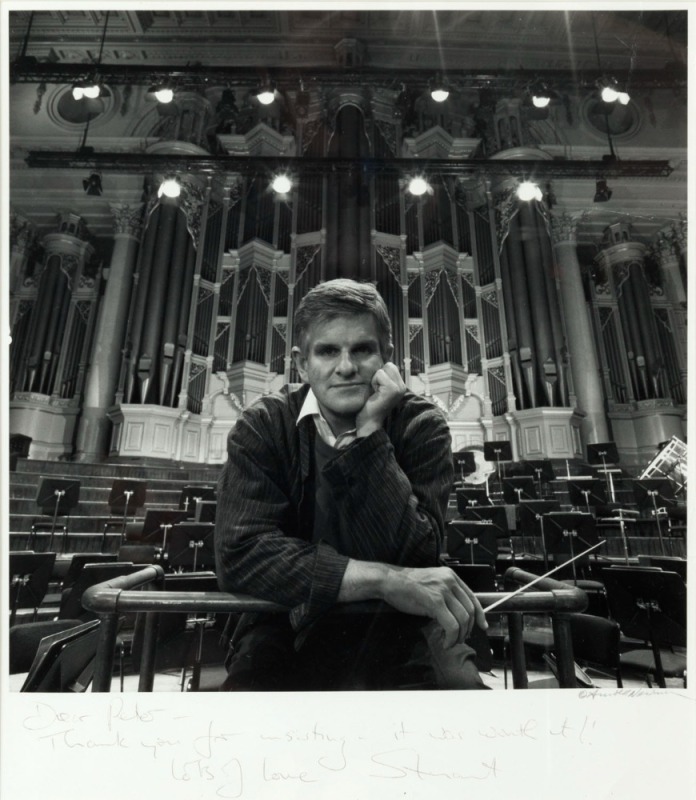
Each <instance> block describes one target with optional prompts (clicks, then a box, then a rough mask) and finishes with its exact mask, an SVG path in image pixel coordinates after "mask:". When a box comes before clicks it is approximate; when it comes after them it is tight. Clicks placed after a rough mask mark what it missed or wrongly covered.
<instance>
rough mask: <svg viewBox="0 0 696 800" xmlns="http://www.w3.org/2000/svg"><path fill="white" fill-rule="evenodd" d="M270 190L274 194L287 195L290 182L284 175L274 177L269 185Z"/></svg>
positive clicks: (290, 186) (290, 187) (290, 185)
mask: <svg viewBox="0 0 696 800" xmlns="http://www.w3.org/2000/svg"><path fill="white" fill-rule="evenodd" d="M271 188H272V189H273V191H274V192H276V194H287V193H288V192H289V191H290V189H292V181H291V180H290V178H289V177H288V176H287V175H285V174H284V173H283V174H280V175H276V176H275V178H273V182H272V183H271Z"/></svg>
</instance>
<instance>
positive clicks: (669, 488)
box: [633, 478, 677, 556]
mask: <svg viewBox="0 0 696 800" xmlns="http://www.w3.org/2000/svg"><path fill="white" fill-rule="evenodd" d="M633 495H634V497H635V498H636V505H637V506H638V507H639V508H641V509H645V508H649V509H651V510H652V514H653V516H654V517H655V522H656V523H657V535H658V536H659V538H660V549H661V550H662V555H663V556H666V555H667V552H666V551H665V540H664V537H663V536H662V525H660V515H661V514H664V516H667V507H668V506H675V505H676V504H677V499H676V497H675V496H674V484H673V483H672V481H670V480H669V479H668V478H638V479H637V480H634V481H633ZM658 500H659V503H660V505H659V507H658ZM671 549H672V548H671V543H670V551H671ZM670 555H673V553H671V552H670Z"/></svg>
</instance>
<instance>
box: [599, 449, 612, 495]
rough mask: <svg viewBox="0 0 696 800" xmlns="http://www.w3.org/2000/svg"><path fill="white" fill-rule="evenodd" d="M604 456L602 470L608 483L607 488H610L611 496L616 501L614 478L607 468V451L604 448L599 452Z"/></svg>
mask: <svg viewBox="0 0 696 800" xmlns="http://www.w3.org/2000/svg"><path fill="white" fill-rule="evenodd" d="M599 455H600V456H601V457H602V470H603V471H604V480H605V481H606V483H607V489H608V490H609V497H611V502H612V503H615V502H616V494H615V492H614V479H613V478H612V477H611V472H609V470H608V469H607V460H606V458H605V456H606V453H605V452H604V450H602V451H601V452H600V454H599Z"/></svg>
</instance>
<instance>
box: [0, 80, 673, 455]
mask: <svg viewBox="0 0 696 800" xmlns="http://www.w3.org/2000/svg"><path fill="white" fill-rule="evenodd" d="M230 94H234V91H233V90H228V91H227V95H230ZM236 101H237V102H235V103H232V101H231V99H230V97H228V98H227V102H226V103H222V101H221V102H220V103H218V104H217V105H213V104H212V103H211V102H209V101H208V100H205V99H204V98H201V97H193V96H189V95H185V96H184V97H183V99H182V100H180V101H179V106H178V108H175V109H174V110H173V111H167V112H166V114H164V112H161V113H160V114H159V116H158V115H157V114H154V115H153V113H152V112H149V113H148V115H146V117H145V118H144V119H143V121H142V122H141V123H140V125H139V127H138V131H139V132H140V133H142V134H143V135H144V136H145V138H146V141H147V142H148V143H149V144H148V147H149V148H150V151H151V152H158V153H179V152H190V153H199V154H202V153H206V152H208V151H209V150H211V149H212V150H214V151H218V152H226V153H229V154H235V155H250V156H255V157H259V156H260V157H264V156H283V155H289V156H298V155H299V156H300V157H302V156H307V157H310V158H314V159H319V160H325V163H326V164H327V165H328V166H327V168H325V169H323V171H321V172H319V173H317V172H316V171H315V172H312V171H308V172H306V173H301V174H299V175H294V176H291V177H293V178H294V185H293V188H292V189H291V190H290V192H289V193H288V194H287V195H278V194H275V193H274V192H273V191H272V190H271V187H270V184H271V179H272V177H273V176H271V175H270V174H268V173H264V172H263V171H257V172H250V173H249V174H241V173H234V174H228V175H211V176H207V177H203V176H196V175H190V174H188V175H185V176H184V175H179V176H177V177H178V178H179V180H180V183H181V187H182V188H181V194H180V196H179V197H177V198H170V197H166V196H163V197H158V196H157V193H156V187H157V186H158V185H159V180H160V179H161V178H162V177H164V176H160V175H146V176H143V180H144V183H143V186H144V194H143V197H142V199H143V200H144V211H143V212H142V215H141V217H140V219H139V224H140V225H141V230H139V232H138V233H137V234H133V235H132V236H131V238H130V239H129V242H130V243H129V245H128V247H127V248H126V249H123V248H121V249H120V250H118V252H117V251H116V248H115V249H114V253H113V254H112V263H111V264H110V265H109V269H108V281H111V283H112V284H114V283H115V282H117V281H118V282H119V285H120V287H121V288H120V290H119V297H127V300H119V301H118V302H119V304H120V305H119V308H121V306H123V308H122V313H123V319H124V322H123V324H122V325H121V326H118V325H116V324H115V323H114V324H111V325H110V326H106V327H104V325H102V327H101V328H99V329H98V331H97V333H98V335H97V337H96V338H97V341H95V342H91V336H92V332H93V331H94V330H95V328H94V326H95V321H96V317H95V314H96V313H97V311H98V307H99V304H100V296H102V297H105V296H106V291H108V288H109V284H108V281H107V284H106V286H107V289H106V290H105V289H104V286H102V284H101V283H100V279H99V271H98V270H96V269H95V268H94V267H93V266H91V264H92V262H91V261H90V259H91V258H92V250H91V245H89V244H88V242H87V241H86V234H85V233H84V231H82V229H81V228H80V225H81V224H82V223H81V221H80V220H79V219H74V220H72V221H70V222H69V223H68V225H69V226H72V227H71V228H70V229H65V230H63V229H61V230H60V231H58V232H57V233H55V234H52V235H49V236H47V237H45V238H44V241H43V243H42V248H43V252H42V256H41V260H40V263H36V264H33V265H32V267H31V269H32V270H33V272H30V271H29V266H28V262H27V259H26V258H25V257H24V256H22V254H21V253H20V250H19V246H18V244H16V247H15V251H14V255H13V258H14V261H13V264H14V265H15V266H14V269H15V271H19V272H22V270H23V272H22V275H23V280H24V283H23V285H21V287H20V288H19V289H17V290H16V291H15V292H14V293H13V296H12V300H13V352H12V377H11V380H12V391H13V393H14V403H15V406H16V407H18V404H19V403H21V402H25V401H26V399H27V397H29V396H31V397H34V398H36V397H39V396H41V397H44V396H45V397H46V398H53V400H52V401H47V402H55V400H56V399H60V400H61V401H63V400H65V401H69V402H70V403H71V404H73V405H71V408H73V406H74V410H73V412H71V413H73V418H72V423H71V424H72V427H71V432H70V435H68V434H67V433H66V432H65V431H67V427H66V428H65V430H64V431H62V432H60V433H58V434H52V435H53V436H54V438H55V441H53V442H51V443H50V444H48V443H47V444H46V445H45V447H44V448H43V450H41V453H42V454H43V455H45V456H49V455H56V456H57V455H66V454H68V453H71V452H72V451H73V449H74V446H75V445H74V440H75V435H76V441H77V455H78V457H80V458H84V459H94V458H102V457H104V456H105V455H107V454H112V455H119V456H125V457H129V456H137V457H142V456H149V457H153V458H162V459H169V460H174V461H193V462H218V461H222V460H224V457H225V438H226V434H227V431H228V430H229V428H230V426H231V425H233V424H234V421H235V419H236V418H237V416H238V414H239V411H240V409H241V408H243V407H244V406H246V405H248V404H249V403H251V402H253V401H254V399H255V398H256V397H258V396H259V395H261V394H264V393H268V392H271V391H274V390H276V389H278V388H279V387H280V386H281V385H282V384H283V383H285V382H293V381H296V380H297V379H298V376H297V375H296V373H295V370H294V367H293V364H292V359H291V358H290V353H291V347H292V321H293V313H294V309H295V307H296V305H297V303H298V302H299V300H300V299H301V298H302V296H303V295H304V294H305V293H306V292H307V291H308V289H309V288H311V287H312V286H314V285H315V284H316V283H318V282H319V281H323V280H328V279H331V278H334V277H339V276H348V277H354V278H357V279H360V280H369V281H373V282H375V283H376V284H377V286H378V288H379V290H380V291H381V293H382V294H383V296H384V297H385V300H386V302H387V306H388V308H389V311H390V315H391V320H392V325H393V335H394V347H395V353H394V360H395V362H396V363H397V364H398V365H399V367H400V368H401V370H402V373H403V375H404V378H405V380H406V381H407V384H408V385H409V386H410V387H411V388H412V389H413V390H414V391H416V392H418V393H425V394H427V395H430V396H432V397H433V399H434V400H435V401H436V402H437V403H438V404H439V405H440V407H441V408H442V409H443V410H444V411H445V413H447V414H448V415H449V418H450V423H451V426H452V431H453V439H454V446H455V449H461V448H462V447H465V446H469V445H480V444H481V443H482V442H483V441H485V440H488V439H491V438H494V439H500V440H512V441H513V443H514V450H515V457H527V458H532V459H533V458H543V457H550V458H575V457H578V456H580V455H581V454H582V447H583V441H584V442H585V443H587V442H588V441H595V440H599V441H602V440H606V439H609V438H613V439H615V440H617V441H618V442H619V443H620V446H621V442H623V447H622V449H623V451H624V453H625V454H626V456H627V457H628V460H629V461H633V462H635V463H640V462H644V461H645V453H646V452H647V451H648V450H649V451H650V452H652V451H653V450H654V446H655V444H656V441H657V440H659V441H663V440H665V439H668V438H670V437H671V436H672V435H683V433H682V429H681V426H682V422H681V415H682V410H683V406H684V403H685V371H686V362H685V334H684V329H685V322H684V313H685V311H684V298H685V291H684V288H683V280H682V274H681V270H680V266H679V263H678V259H675V257H674V254H673V252H672V255H671V256H670V255H669V254H667V255H665V256H664V257H662V259H661V260H660V259H659V258H658V259H657V260H656V259H654V258H649V257H648V256H649V254H648V249H647V247H646V246H645V245H644V244H642V243H639V242H632V241H631V240H630V231H629V229H628V227H627V226H625V225H623V224H620V225H615V226H611V227H610V228H609V229H608V230H607V233H606V238H605V240H604V241H603V242H602V243H601V246H602V249H601V251H600V252H599V254H598V256H597V258H596V262H595V264H594V265H593V266H592V268H590V269H588V268H587V265H583V264H581V263H580V262H579V260H578V255H577V252H576V248H575V245H574V244H573V239H572V236H573V234H572V232H571V233H566V231H567V230H568V228H569V224H568V223H569V220H570V227H572V225H573V224H576V221H574V220H572V219H570V218H569V216H568V215H567V213H566V212H565V210H563V209H560V210H558V211H556V210H552V209H551V208H549V207H548V204H547V203H546V202H545V201H542V202H539V201H535V202H534V203H531V204H527V203H524V202H521V201H519V200H518V199H517V197H516V195H515V193H514V187H515V184H516V181H515V180H513V179H510V178H507V179H506V178H500V177H497V178H496V179H495V180H494V179H493V178H492V177H486V176H482V175H479V176H477V177H475V178H472V177H471V176H468V177H466V178H461V177H460V178H455V177H442V178H441V179H440V180H438V179H437V176H432V177H434V178H436V179H435V180H433V181H432V184H433V185H432V187H431V189H430V191H428V192H426V193H425V194H423V195H421V196H414V195H411V194H410V193H409V192H408V191H407V190H406V178H405V177H403V176H402V177H398V178H397V177H396V176H394V175H391V174H383V173H379V172H377V171H371V170H370V161H371V159H373V158H379V159H384V158H392V157H393V158H397V157H406V158H408V157H417V158H433V159H443V158H444V159H447V158H458V159H461V158H470V157H472V155H474V154H475V153H476V152H480V151H481V149H483V150H484V151H485V150H487V149H488V150H492V151H493V152H495V157H496V158H507V159H515V158H520V157H521V158H529V157H530V154H531V155H533V156H534V157H545V158H548V156H546V155H545V154H544V153H542V151H540V150H537V149H534V148H533V147H529V144H530V142H529V141H527V139H529V136H528V134H529V128H528V126H526V125H524V124H521V123H520V120H522V119H523V116H524V114H523V110H522V109H520V108H518V107H517V106H514V108H513V107H512V106H510V107H508V106H498V107H497V110H496V109H491V113H492V114H494V116H495V121H496V127H495V132H496V135H495V136H493V137H490V136H489V137H483V138H482V139H481V138H474V136H473V134H474V132H475V125H474V122H473V121H472V118H471V116H470V115H469V113H468V112H470V110H471V103H472V100H471V98H469V97H462V98H460V99H459V101H458V102H456V103H452V104H449V106H448V109H449V110H448V109H447V108H439V107H438V108H435V107H434V104H433V103H432V101H430V100H427V101H426V100H424V99H422V98H421V99H419V100H417V101H416V102H415V103H414V102H413V98H411V105H410V106H409V105H408V103H407V102H406V101H405V100H404V97H402V95H401V94H399V93H397V92H388V91H381V92H372V93H370V92H368V91H367V90H365V89H360V88H355V87H351V88H347V89H345V90H343V91H339V90H336V91H335V92H333V93H328V94H327V95H325V96H323V97H320V96H318V95H317V94H316V93H313V92H303V93H302V97H299V93H298V97H297V98H295V101H296V108H297V109H298V110H299V111H301V112H302V113H301V114H300V113H296V115H295V116H294V117H293V116H292V114H290V113H289V108H288V106H287V104H286V105H283V104H282V103H281V104H279V105H280V108H276V109H273V108H270V107H269V108H266V107H261V106H260V105H259V104H258V103H256V104H254V102H252V100H251V99H250V97H249V96H248V95H247V96H244V97H241V96H238V97H236ZM405 102H406V105H404V103H405ZM274 105H276V104H274ZM240 107H241V110H240ZM409 109H410V110H409ZM511 109H512V110H511ZM513 112H514V113H513ZM163 114H164V115H163ZM146 120H149V123H148V124H149V125H150V127H149V129H146ZM491 130H493V129H492V128H491ZM163 137H172V138H170V139H164V138H163ZM501 147H504V148H506V149H504V150H499V149H498V150H497V151H496V148H501ZM346 160H350V162H351V163H353V164H355V165H364V168H360V167H358V166H356V167H355V168H353V169H351V170H346V169H340V170H339V169H331V168H330V165H331V163H332V162H333V161H335V162H336V163H345V161H346ZM168 177H171V176H168ZM61 225H63V223H61ZM559 236H560V237H561V238H559ZM81 237H82V238H81ZM664 242H665V237H664V236H663V237H662V239H661V242H660V246H661V248H662V252H664V251H665V247H664ZM590 274H591V277H590ZM578 287H582V291H583V296H578V294H577V290H578ZM113 291H115V289H114V290H112V292H113ZM49 298H50V302H49ZM102 302H103V303H104V305H107V301H102ZM108 302H111V300H109V301H108ZM595 342H596V344H595ZM90 347H91V349H90ZM595 347H596V356H595ZM106 351H108V353H107V355H105V352H106ZM589 357H592V358H595V357H596V359H597V364H598V366H597V369H596V374H595V369H594V367H592V362H591V361H587V359H588V358H589ZM104 358H106V361H105V360H104ZM585 364H587V368H586V367H585V366H582V368H581V366H580V365H585ZM100 365H101V366H100ZM107 365H108V366H107ZM583 370H584V371H583ZM107 374H108V377H107ZM578 377H580V380H578ZM578 384H580V385H578ZM85 386H86V387H87V390H86V391H87V393H86V394H85V397H89V398H90V400H89V402H88V403H87V408H88V411H87V413H85V414H84V415H83V419H82V421H81V422H80V423H79V425H78V428H79V429H77V430H76V428H75V425H76V419H75V417H76V414H77V412H78V411H79V406H80V403H81V402H82V393H83V390H84V389H85ZM105 387H106V388H105ZM107 394H108V395H109V396H108V398H107V396H106V395H107ZM97 416H98V417H99V421H97V420H96V417H97ZM105 426H107V427H108V428H109V430H110V434H109V436H110V438H109V436H107V432H106V427H105ZM20 427H22V426H20ZM92 427H94V431H93V430H92ZM97 429H98V430H97ZM610 429H611V431H610ZM610 432H611V433H612V436H610V435H609V434H610ZM105 437H106V438H109V441H106V439H105ZM638 439H644V440H645V444H639V443H638V441H637V440H638ZM35 452H36V455H39V452H40V451H39V449H36V451H35Z"/></svg>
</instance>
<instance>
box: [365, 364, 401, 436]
mask: <svg viewBox="0 0 696 800" xmlns="http://www.w3.org/2000/svg"><path fill="white" fill-rule="evenodd" d="M405 393H406V384H405V383H404V382H403V380H402V379H401V373H400V372H399V368H398V367H397V366H396V364H393V363H392V362H391V361H387V362H386V363H385V364H384V366H382V367H381V368H380V369H378V370H377V371H376V372H375V374H374V375H373V376H372V394H371V395H370V396H369V397H368V398H367V400H366V402H365V405H364V406H363V407H362V410H361V411H360V413H359V414H358V416H357V417H356V420H355V427H356V429H357V435H358V436H369V435H370V434H371V433H374V432H375V431H377V430H379V429H380V428H381V427H382V425H383V424H384V420H385V418H386V416H387V414H388V413H389V412H390V411H391V410H392V408H394V407H395V406H396V405H398V403H399V401H400V400H401V398H402V397H403V396H404V394H405Z"/></svg>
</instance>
